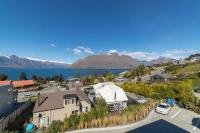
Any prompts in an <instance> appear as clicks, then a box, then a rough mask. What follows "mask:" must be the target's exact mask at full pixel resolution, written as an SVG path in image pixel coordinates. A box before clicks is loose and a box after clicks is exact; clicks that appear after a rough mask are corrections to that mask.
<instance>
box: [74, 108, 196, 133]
mask: <svg viewBox="0 0 200 133" xmlns="http://www.w3.org/2000/svg"><path fill="white" fill-rule="evenodd" d="M82 132H84V133H188V132H191V133H200V116H199V115H198V114H196V113H193V112H191V111H188V110H185V109H181V108H179V107H175V108H173V109H172V111H171V112H170V114H169V115H161V114H157V113H156V112H155V111H152V112H151V113H150V115H149V116H148V117H147V118H146V119H144V120H142V121H140V122H137V123H134V124H130V125H125V126H117V127H109V128H96V129H84V130H78V131H73V132H70V133H82Z"/></svg>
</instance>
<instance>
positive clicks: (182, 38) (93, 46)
mask: <svg viewBox="0 0 200 133" xmlns="http://www.w3.org/2000/svg"><path fill="white" fill-rule="evenodd" d="M0 46H1V49H0V54H1V55H12V54H16V55H19V56H22V57H29V58H34V59H46V60H54V61H62V62H66V63H72V62H74V61H75V60H77V59H80V58H83V57H85V56H87V55H90V54H101V53H112V52H117V53H119V54H127V55H130V56H132V57H134V58H138V59H141V60H151V59H155V58H157V57H159V56H164V57H173V58H180V57H184V56H186V55H189V54H191V53H195V52H198V51H200V1H199V0H48V1H47V0H42V1H41V0H1V4H0Z"/></svg>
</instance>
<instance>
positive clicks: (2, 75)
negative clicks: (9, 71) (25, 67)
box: [0, 74, 8, 81]
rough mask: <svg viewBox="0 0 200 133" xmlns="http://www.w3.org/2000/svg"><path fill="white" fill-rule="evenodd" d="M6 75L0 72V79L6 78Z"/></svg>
mask: <svg viewBox="0 0 200 133" xmlns="http://www.w3.org/2000/svg"><path fill="white" fill-rule="evenodd" d="M7 78H8V77H7V75H5V74H0V81H4V80H7Z"/></svg>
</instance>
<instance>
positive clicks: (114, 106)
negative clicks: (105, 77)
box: [91, 82, 128, 112]
mask: <svg viewBox="0 0 200 133" xmlns="http://www.w3.org/2000/svg"><path fill="white" fill-rule="evenodd" d="M93 88H94V90H93V93H94V95H95V97H96V98H103V99H104V100H105V102H106V103H107V106H108V108H109V110H110V111H111V112H113V111H121V110H123V109H125V108H126V107H127V101H128V98H127V96H126V94H125V92H124V91H123V89H122V88H120V87H119V86H117V85H115V84H114V83H113V82H104V83H98V84H96V85H93ZM91 93H92V92H91Z"/></svg>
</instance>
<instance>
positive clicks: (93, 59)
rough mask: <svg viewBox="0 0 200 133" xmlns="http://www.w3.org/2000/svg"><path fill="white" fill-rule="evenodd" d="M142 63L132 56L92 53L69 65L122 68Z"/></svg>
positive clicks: (133, 66)
mask: <svg viewBox="0 0 200 133" xmlns="http://www.w3.org/2000/svg"><path fill="white" fill-rule="evenodd" d="M140 64H141V62H140V61H138V60H137V59H133V58H132V57H130V56H127V55H119V54H117V53H112V54H100V55H90V56H88V57H86V58H84V59H80V60H78V61H76V62H74V63H73V64H71V65H69V66H68V67H70V68H112V69H120V68H135V67H137V66H138V65H140Z"/></svg>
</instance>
